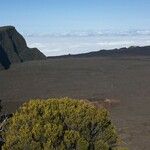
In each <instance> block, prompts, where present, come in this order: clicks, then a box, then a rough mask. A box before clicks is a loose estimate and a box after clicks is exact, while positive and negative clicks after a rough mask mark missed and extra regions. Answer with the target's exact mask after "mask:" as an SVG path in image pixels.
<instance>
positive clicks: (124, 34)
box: [25, 30, 150, 56]
mask: <svg viewBox="0 0 150 150" xmlns="http://www.w3.org/2000/svg"><path fill="white" fill-rule="evenodd" d="M25 37H26V39H27V43H28V45H29V46H30V47H37V48H39V49H40V50H41V51H42V52H43V53H44V54H46V55H47V56H56V55H64V54H77V53H84V52H89V51H95V50H101V49H112V48H120V47H129V46H137V45H138V46H144V45H150V30H127V31H111V30H103V31H72V32H63V33H50V34H30V35H25Z"/></svg>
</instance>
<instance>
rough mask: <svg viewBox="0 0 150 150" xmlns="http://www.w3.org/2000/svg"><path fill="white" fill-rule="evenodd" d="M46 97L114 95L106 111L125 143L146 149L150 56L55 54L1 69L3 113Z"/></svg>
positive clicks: (149, 116) (136, 149) (149, 127)
mask: <svg viewBox="0 0 150 150" xmlns="http://www.w3.org/2000/svg"><path fill="white" fill-rule="evenodd" d="M50 97H71V98H80V99H88V100H92V101H95V100H96V101H102V100H105V99H110V100H111V99H112V100H114V102H117V103H115V104H114V105H111V107H109V110H110V113H111V117H112V119H113V121H114V123H115V125H116V126H117V129H118V132H119V133H120V136H121V138H122V139H123V141H124V142H125V145H126V146H128V147H129V148H130V149H132V150H149V147H150V142H149V141H150V58H148V57H124V58H121V57H120V58H108V57H107V58H106V57H91V58H56V59H48V60H46V61H31V62H25V63H22V64H15V65H12V66H11V68H10V69H9V70H3V71H0V99H2V101H3V106H4V109H3V111H4V112H8V111H9V112H14V111H15V110H16V108H18V106H19V105H20V104H21V103H23V102H24V101H26V100H29V99H33V98H50ZM107 101H108V100H107ZM108 102H109V101H108Z"/></svg>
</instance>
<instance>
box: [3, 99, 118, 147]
mask: <svg viewBox="0 0 150 150" xmlns="http://www.w3.org/2000/svg"><path fill="white" fill-rule="evenodd" d="M3 138H4V139H5V144H4V146H3V149H6V150H7V149H8V150H23V149H27V150H34V149H40V150H41V149H44V150H111V149H117V141H118V136H117V133H116V130H115V127H114V125H113V124H112V123H111V120H110V118H109V114H108V111H107V110H106V109H104V108H99V107H95V106H94V105H92V104H91V103H89V102H88V101H83V100H74V99H69V98H63V99H48V100H31V101H29V102H27V103H25V104H23V106H22V107H20V109H19V110H18V111H17V112H16V113H15V114H14V115H13V117H12V118H11V119H10V120H9V121H8V123H7V125H6V129H5V131H4V132H3Z"/></svg>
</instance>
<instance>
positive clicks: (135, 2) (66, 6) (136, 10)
mask: <svg viewBox="0 0 150 150" xmlns="http://www.w3.org/2000/svg"><path fill="white" fill-rule="evenodd" d="M0 2H1V3H0V16H1V19H0V25H8V24H11V25H14V26H16V27H17V28H19V30H22V31H24V32H30V33H31V32H43V33H46V32H55V31H63V30H97V29H148V28H150V19H149V17H150V16H149V14H150V9H149V8H150V1H149V0H0Z"/></svg>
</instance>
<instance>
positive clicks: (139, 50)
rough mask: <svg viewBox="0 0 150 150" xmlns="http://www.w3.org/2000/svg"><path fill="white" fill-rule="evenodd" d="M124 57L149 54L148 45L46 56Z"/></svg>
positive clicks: (149, 47)
mask: <svg viewBox="0 0 150 150" xmlns="http://www.w3.org/2000/svg"><path fill="white" fill-rule="evenodd" d="M122 56H123V57H124V56H127V57H128V56H150V46H144V47H139V46H131V47H129V48H125V47H124V48H120V49H112V50H100V51H94V52H89V53H82V54H74V55H71V54H69V55H62V56H55V57H48V58H69V57H122Z"/></svg>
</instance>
